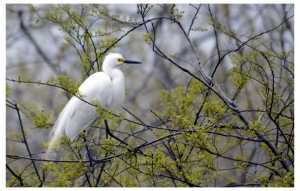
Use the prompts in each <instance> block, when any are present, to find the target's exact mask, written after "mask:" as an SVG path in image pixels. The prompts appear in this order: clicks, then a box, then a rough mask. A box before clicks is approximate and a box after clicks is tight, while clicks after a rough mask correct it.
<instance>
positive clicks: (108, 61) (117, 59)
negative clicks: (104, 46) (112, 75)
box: [103, 53, 141, 68]
mask: <svg viewBox="0 0 300 191" xmlns="http://www.w3.org/2000/svg"><path fill="white" fill-rule="evenodd" d="M121 64H141V62H137V61H132V60H125V59H124V58H123V56H122V55H121V54H118V53H110V54H108V55H107V56H106V57H105V59H104V62H103V68H106V67H108V68H115V67H117V66H119V65H121Z"/></svg>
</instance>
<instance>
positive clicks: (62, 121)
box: [45, 53, 141, 158]
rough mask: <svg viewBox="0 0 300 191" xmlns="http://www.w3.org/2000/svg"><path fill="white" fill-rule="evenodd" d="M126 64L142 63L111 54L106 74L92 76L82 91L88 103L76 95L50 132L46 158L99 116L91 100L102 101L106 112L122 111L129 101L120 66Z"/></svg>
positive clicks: (105, 68) (104, 63) (106, 58)
mask: <svg viewBox="0 0 300 191" xmlns="http://www.w3.org/2000/svg"><path fill="white" fill-rule="evenodd" d="M122 64H141V62H137V61H131V60H125V59H124V58H123V56H122V55H121V54H118V53H110V54H108V55H107V56H106V57H105V59H104V62H103V64H102V72H96V73H94V74H92V75H91V76H90V77H88V78H87V79H86V80H85V81H84V82H83V83H82V84H81V86H80V87H79V89H78V90H79V92H80V93H81V94H82V95H83V100H85V101H86V102H85V101H83V100H81V99H79V98H78V97H76V96H73V97H72V98H71V99H70V101H69V102H68V103H67V105H66V106H65V107H64V109H63V111H62V112H61V114H60V116H59V117H58V119H57V121H56V122H55V124H54V126H53V128H52V130H51V132H50V135H49V140H50V142H49V146H48V148H47V151H46V154H45V158H47V156H48V154H49V152H50V151H51V150H52V148H53V146H54V145H55V143H56V142H57V140H58V139H59V137H60V136H61V135H62V134H63V133H64V132H65V134H66V135H67V137H68V138H69V139H70V140H71V141H73V140H74V139H75V138H76V137H77V136H78V134H79V133H80V132H81V131H83V130H85V129H86V128H88V127H89V126H90V125H91V124H92V123H93V122H94V121H95V120H96V119H97V118H98V117H99V114H98V113H97V112H96V108H95V107H94V106H93V105H91V104H89V103H91V101H98V103H99V104H100V105H102V106H103V108H104V109H105V110H109V109H114V111H119V110H120V108H121V104H122V102H123V101H124V98H125V79H124V74H123V73H122V71H121V70H120V69H118V68H117V67H118V66H120V65H122ZM87 102H89V103H87Z"/></svg>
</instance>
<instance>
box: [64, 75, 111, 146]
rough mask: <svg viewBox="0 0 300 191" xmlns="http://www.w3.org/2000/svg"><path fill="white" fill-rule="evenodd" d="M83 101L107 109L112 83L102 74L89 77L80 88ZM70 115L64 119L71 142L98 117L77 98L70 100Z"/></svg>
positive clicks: (92, 107) (94, 109)
mask: <svg viewBox="0 0 300 191" xmlns="http://www.w3.org/2000/svg"><path fill="white" fill-rule="evenodd" d="M79 91H80V92H81V94H82V95H83V99H84V100H85V101H87V102H89V103H91V102H92V101H98V102H99V104H100V105H102V106H103V107H104V108H105V109H109V106H110V104H111V101H112V82H111V79H110V78H109V76H108V75H107V74H105V73H103V72H98V73H95V74H93V75H91V76H90V77H89V78H88V79H87V80H86V81H85V82H84V83H83V84H82V85H81V86H80V87H79ZM71 101H72V104H71V106H70V113H69V115H68V118H67V119H66V135H67V137H68V138H69V139H70V140H71V141H72V140H74V139H75V138H76V137H77V135H78V134H79V133H80V132H81V131H83V130H85V129H86V128H87V127H89V126H90V125H91V123H93V122H94V121H95V119H96V118H97V117H98V116H99V114H98V113H97V112H96V108H95V107H94V106H92V105H90V104H88V103H86V102H84V101H82V100H80V99H79V98H77V97H73V98H72V100H71Z"/></svg>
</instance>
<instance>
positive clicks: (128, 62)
mask: <svg viewBox="0 0 300 191" xmlns="http://www.w3.org/2000/svg"><path fill="white" fill-rule="evenodd" d="M123 62H124V63H126V64H141V62H138V61H132V60H124V61H123Z"/></svg>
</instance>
